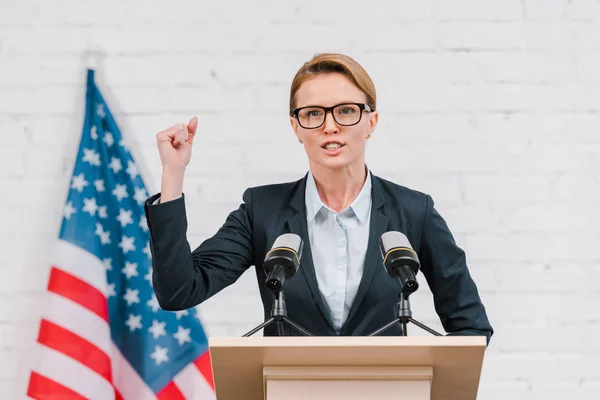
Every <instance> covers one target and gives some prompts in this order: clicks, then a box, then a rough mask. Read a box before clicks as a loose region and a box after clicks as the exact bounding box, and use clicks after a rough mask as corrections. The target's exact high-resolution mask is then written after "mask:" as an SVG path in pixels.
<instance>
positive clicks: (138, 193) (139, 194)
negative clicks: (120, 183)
mask: <svg viewBox="0 0 600 400" xmlns="http://www.w3.org/2000/svg"><path fill="white" fill-rule="evenodd" d="M134 190H135V194H134V195H133V198H134V199H135V201H137V203H138V204H139V205H140V206H141V205H142V204H144V200H146V198H147V197H148V194H147V193H146V189H144V188H135V189H134Z"/></svg>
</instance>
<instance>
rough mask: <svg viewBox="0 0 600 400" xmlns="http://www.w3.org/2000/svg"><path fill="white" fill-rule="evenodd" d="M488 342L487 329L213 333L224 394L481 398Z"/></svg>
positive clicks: (271, 398)
mask: <svg viewBox="0 0 600 400" xmlns="http://www.w3.org/2000/svg"><path fill="white" fill-rule="evenodd" d="M485 346H486V338H485V337H483V336H480V337H479V336H462V337H461V336H443V337H419V336H414V337H411V336H409V337H401V336H380V337H244V338H209V349H210V354H211V359H212V364H213V375H214V383H215V391H216V395H217V399H218V400H239V399H247V400H264V399H268V400H290V399H300V398H303V399H307V398H310V399H315V400H318V399H338V398H340V399H341V398H343V399H354V398H356V399H358V398H361V399H363V398H376V399H382V400H383V399H387V398H394V399H419V400H420V399H433V400H475V399H476V397H477V388H478V386H479V379H480V375H481V367H482V364H483V357H484V352H485ZM415 367H420V368H415ZM411 368H412V369H411ZM428 390H429V393H428ZM411 391H412V392H411ZM400 393H402V394H400ZM393 394H395V396H394V397H389V396H392V395H393ZM286 396H287V397H286ZM293 396H296V397H293ZM298 396H300V397H298ZM386 396H387V397H386Z"/></svg>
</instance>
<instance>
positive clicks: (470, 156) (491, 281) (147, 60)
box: [0, 0, 600, 400]
mask: <svg viewBox="0 0 600 400" xmlns="http://www.w3.org/2000/svg"><path fill="white" fill-rule="evenodd" d="M599 38H600V2H599V1H597V0H569V1H568V0H520V1H517V0H460V1H458V0H454V1H447V0H419V1H411V0H402V1H399V0H396V1H391V0H389V1H377V0H375V1H371V2H366V3H365V2H362V1H346V2H341V3H338V2H336V3H334V2H321V1H317V0H305V1H302V2H286V1H280V0H262V1H242V0H238V1H232V0H229V1H219V2H208V3H201V2H195V1H179V2H164V1H158V0H152V1H148V0H145V1H141V0H140V1H116V0H112V1H103V2H92V1H89V0H87V1H81V0H54V1H51V2H49V1H41V0H37V1H34V0H30V1H20V2H17V1H10V0H0V134H1V136H0V139H1V141H2V142H1V143H2V144H1V145H0V162H1V164H0V187H2V195H1V196H0V199H1V200H0V201H1V203H0V276H1V277H2V279H0V360H1V361H0V398H2V399H20V398H24V397H25V395H24V393H25V387H26V383H27V366H28V365H29V363H30V361H31V359H32V356H33V354H32V350H31V349H32V344H33V342H34V341H35V338H36V335H37V328H38V323H39V311H38V310H39V309H40V305H41V304H42V303H43V293H44V288H45V285H46V281H47V274H48V267H49V264H48V263H49V259H48V254H49V252H50V251H51V250H52V247H53V243H54V240H55V238H56V235H57V232H58V227H59V223H60V215H59V213H60V210H61V208H62V205H63V202H64V199H65V195H66V188H67V185H68V180H69V177H70V174H71V171H72V166H73V157H74V152H75V150H76V148H77V145H78V142H79V136H80V133H81V127H82V120H83V106H84V103H83V102H84V96H85V86H84V83H85V69H86V65H87V64H86V51H88V50H97V51H99V52H100V54H101V56H99V57H98V61H97V62H98V66H99V67H98V69H97V81H98V83H99V85H100V86H101V88H102V90H103V92H104V95H105V97H107V100H108V102H109V105H110V107H111V109H112V111H113V112H114V113H115V114H116V117H117V120H118V123H119V125H120V127H121V129H122V131H123V132H124V134H125V135H126V136H127V137H128V138H129V139H130V140H131V141H132V142H133V143H134V149H133V151H134V154H135V155H136V159H137V162H138V163H139V164H140V168H141V170H142V171H143V172H144V176H145V179H146V183H147V185H149V187H150V188H151V190H152V191H155V190H156V189H157V188H158V187H159V179H160V162H159V158H158V153H157V151H156V148H155V145H154V139H155V134H156V132H157V131H158V130H160V129H162V128H165V127H167V126H169V125H171V124H174V123H178V122H187V121H188V120H189V118H190V117H191V116H193V115H198V116H199V119H200V127H199V132H200V133H199V135H198V136H197V138H198V140H197V142H196V143H195V150H194V157H193V160H192V163H191V165H190V166H189V170H188V173H187V178H186V182H185V191H186V193H187V198H188V207H189V220H190V227H189V240H190V242H191V244H192V245H193V246H196V245H198V244H199V243H200V242H201V241H202V240H203V239H205V238H206V237H208V236H210V235H212V234H213V233H214V232H215V231H216V229H217V228H218V227H219V226H220V225H221V223H222V222H223V220H224V218H225V216H226V215H227V214H228V213H229V212H230V211H231V210H232V209H233V208H235V207H237V205H238V204H239V201H240V200H241V194H242V192H243V190H244V189H245V188H246V187H248V186H251V185H258V184H264V183H269V182H277V181H285V180H292V179H297V178H299V177H300V176H301V175H302V174H303V173H304V172H305V170H306V167H307V163H306V159H305V156H304V153H303V150H302V148H301V147H300V146H299V145H298V143H297V141H295V139H294V137H293V136H292V134H291V129H290V128H289V123H288V118H287V117H286V110H287V101H288V93H289V84H290V82H291V79H292V77H293V75H294V73H295V71H296V70H297V69H298V68H299V67H300V65H301V64H302V63H303V62H304V61H306V60H307V59H309V58H310V57H311V55H312V54H313V53H316V52H320V51H339V52H346V53H348V54H350V55H352V56H354V57H355V58H356V59H357V60H358V61H359V62H361V63H362V64H363V65H364V66H365V68H366V69H367V71H369V72H370V74H371V75H372V77H373V79H374V81H375V84H376V86H377V89H378V93H379V101H378V106H379V107H378V108H379V111H380V113H381V124H380V126H379V127H378V129H377V131H376V133H375V135H374V137H373V139H372V140H371V141H370V142H369V148H368V154H367V161H368V164H369V166H370V167H371V169H372V170H373V171H374V172H375V173H377V174H379V175H381V176H383V177H385V178H388V179H391V180H394V181H396V182H397V183H400V184H403V185H407V186H410V187H413V188H415V189H418V190H422V191H425V192H428V193H430V194H431V195H432V196H433V197H434V199H435V200H436V204H437V207H438V209H439V210H440V212H441V213H442V215H443V216H444V217H445V218H446V219H447V221H448V223H449V225H450V228H451V229H452V231H453V232H454V233H455V236H456V239H457V241H458V243H459V244H460V245H461V246H463V247H464V248H465V249H466V251H467V255H468V261H469V265H470V269H471V273H472V275H473V276H474V278H475V280H476V282H477V284H478V287H479V289H480V292H481V296H482V298H483V301H484V303H485V305H486V307H487V309H488V312H489V316H490V319H491V322H492V324H493V326H494V328H495V329H496V334H495V336H494V338H493V340H492V342H491V346H490V347H489V349H488V351H487V353H486V360H485V366H484V372H483V376H482V380H481V389H480V396H479V397H480V398H481V399H485V400H488V399H490V400H494V399H505V398H511V399H550V400H552V399H562V398H565V397H567V396H568V397H569V398H573V399H578V400H585V399H598V398H600V345H599V343H600V341H599V340H598V338H600V311H599V310H600V265H599V264H600V228H599V226H600V211H599V210H598V201H599V200H600V78H599V76H600V74H599V71H600V40H599ZM282 149H285V153H284V152H283V151H282ZM267 161H268V162H267ZM423 286H426V285H423ZM413 310H414V312H415V316H416V317H417V318H418V319H420V320H422V321H424V322H426V323H428V324H431V325H432V326H433V327H434V328H437V329H441V328H440V324H439V321H438V320H437V317H436V315H435V312H434V311H433V303H432V299H431V294H430V293H429V292H428V291H427V289H426V288H423V289H422V290H421V291H419V292H418V293H417V294H415V296H414V300H413ZM201 311H202V314H203V318H204V324H205V326H206V329H207V331H208V333H209V334H211V335H215V336H219V335H228V336H236V335H241V334H242V333H244V332H245V331H246V330H247V329H249V328H250V327H252V326H254V325H255V324H257V323H259V322H260V319H261V305H260V300H259V296H258V292H257V287H256V282H255V278H254V272H253V271H250V272H248V273H246V274H244V276H242V278H241V279H240V281H238V282H237V283H236V284H235V285H233V286H231V287H229V288H227V289H226V290H224V291H223V292H222V293H220V294H219V295H217V296H215V297H214V298H213V299H210V300H209V301H207V302H206V303H205V304H203V305H202V306H201ZM411 333H412V334H423V333H421V332H419V331H418V330H417V328H413V329H412V331H411Z"/></svg>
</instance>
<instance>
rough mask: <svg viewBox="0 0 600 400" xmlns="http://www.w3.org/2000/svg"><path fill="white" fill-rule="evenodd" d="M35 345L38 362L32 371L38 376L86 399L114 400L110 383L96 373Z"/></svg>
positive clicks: (52, 351) (48, 349)
mask: <svg viewBox="0 0 600 400" xmlns="http://www.w3.org/2000/svg"><path fill="white" fill-rule="evenodd" d="M35 345H36V346H37V353H38V354H39V360H37V362H36V365H35V366H34V368H32V369H33V370H34V371H35V372H37V373H38V374H40V375H42V376H45V377H46V378H48V379H51V380H53V381H55V382H58V383H60V384H61V385H63V386H66V387H68V388H69V389H71V390H73V391H74V392H77V393H79V394H80V395H82V396H83V397H86V398H88V399H106V400H111V399H114V398H115V390H114V388H113V386H112V385H111V383H110V382H108V381H107V380H106V379H104V378H103V377H102V376H100V375H98V374H97V373H96V372H94V371H92V370H91V369H89V368H88V367H86V366H85V365H83V364H81V363H80V362H79V361H76V360H74V359H72V358H71V357H68V356H66V355H64V354H62V353H60V352H58V351H56V350H53V349H51V348H49V347H46V346H44V345H42V344H40V343H37V342H36V344H35Z"/></svg>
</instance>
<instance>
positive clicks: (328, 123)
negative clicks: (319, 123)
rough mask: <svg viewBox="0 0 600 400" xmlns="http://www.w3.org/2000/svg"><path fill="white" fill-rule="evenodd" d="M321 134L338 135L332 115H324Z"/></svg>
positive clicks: (329, 113) (330, 113) (328, 113)
mask: <svg viewBox="0 0 600 400" xmlns="http://www.w3.org/2000/svg"><path fill="white" fill-rule="evenodd" d="M323 132H324V133H338V132H339V129H338V126H337V124H336V123H335V119H334V118H333V113H332V112H331V111H330V112H327V113H326V114H325V122H324V123H323Z"/></svg>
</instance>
